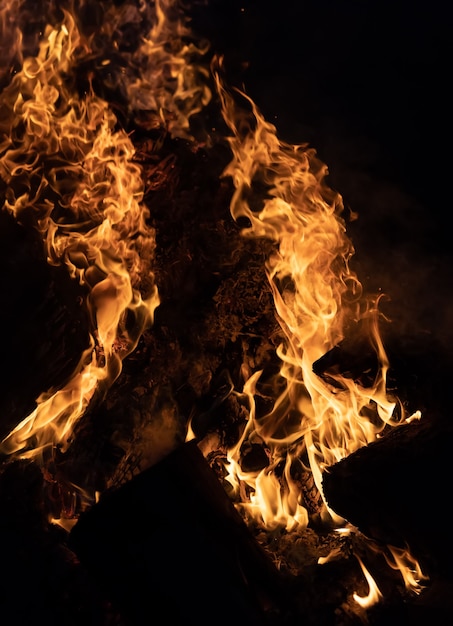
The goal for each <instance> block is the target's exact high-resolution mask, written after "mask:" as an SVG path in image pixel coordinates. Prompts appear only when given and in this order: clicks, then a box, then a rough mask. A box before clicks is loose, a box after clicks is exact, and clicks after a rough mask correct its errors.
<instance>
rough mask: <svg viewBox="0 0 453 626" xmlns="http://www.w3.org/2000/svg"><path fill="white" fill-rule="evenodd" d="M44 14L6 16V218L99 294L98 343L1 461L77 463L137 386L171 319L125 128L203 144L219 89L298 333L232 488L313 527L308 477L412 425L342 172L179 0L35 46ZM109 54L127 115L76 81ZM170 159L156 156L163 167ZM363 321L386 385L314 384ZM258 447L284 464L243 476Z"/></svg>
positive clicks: (250, 431) (251, 210) (242, 201)
mask: <svg viewBox="0 0 453 626" xmlns="http://www.w3.org/2000/svg"><path fill="white" fill-rule="evenodd" d="M69 4H70V5H71V3H69ZM82 4H83V3H82ZM26 7H27V0H6V2H4V3H3V6H2V8H1V9H0V58H1V59H2V61H3V63H2V67H4V68H8V69H7V71H6V72H5V70H2V72H3V73H0V84H1V85H2V86H3V85H5V86H4V88H3V90H2V92H1V94H0V112H1V115H0V178H1V181H2V184H3V185H4V188H5V208H6V210H8V211H10V212H11V213H12V214H13V215H14V216H15V218H16V219H17V220H18V221H19V222H20V221H24V222H25V221H26V222H27V223H30V221H31V222H32V223H33V224H34V225H35V227H36V229H37V230H38V231H39V233H40V235H41V237H42V242H43V248H44V250H45V252H46V255H47V259H48V262H49V263H51V264H53V265H58V266H63V267H65V268H66V270H67V272H68V275H69V276H70V277H71V279H73V280H76V281H78V282H79V283H80V285H82V286H83V288H84V290H85V294H86V295H85V296H84V301H83V306H84V307H85V310H86V312H87V313H88V316H89V319H90V341H89V346H88V347H87V348H86V349H85V350H84V351H83V352H82V354H81V355H80V359H79V363H78V365H77V367H76V368H75V370H74V372H73V374H72V376H71V377H70V378H69V380H68V381H67V382H66V383H65V384H64V385H63V386H62V387H61V388H58V389H50V390H47V391H46V392H45V393H43V394H41V396H40V397H39V398H37V400H36V408H35V410H34V411H33V412H32V413H31V414H30V415H28V416H26V417H25V418H24V419H23V420H22V421H21V422H20V423H19V424H18V425H17V426H16V428H14V429H13V430H12V432H11V433H9V435H8V436H7V437H6V438H5V440H4V441H3V442H2V443H1V444H0V451H1V452H2V453H4V454H7V455H14V454H20V455H21V456H27V457H29V458H37V459H39V458H42V457H43V455H44V452H45V451H46V450H47V449H48V448H49V447H51V446H55V445H59V446H60V447H61V449H62V450H63V451H64V450H65V447H66V446H67V445H68V442H69V441H70V437H71V433H72V431H73V429H74V425H75V424H76V422H77V421H78V420H79V419H80V417H81V416H82V415H83V414H84V412H85V411H86V409H87V407H88V405H89V403H90V402H91V401H92V399H93V397H94V395H95V394H96V393H102V392H105V391H106V390H107V389H108V388H109V386H110V385H111V384H112V383H113V381H114V380H115V379H116V378H117V377H118V376H119V375H120V373H121V368H122V362H123V360H124V358H125V357H126V356H127V355H128V354H130V352H131V351H133V350H134V349H135V347H136V345H137V342H138V341H139V338H140V337H141V335H142V333H143V332H144V330H145V329H146V328H147V327H148V326H149V325H151V324H152V322H153V316H154V311H155V309H156V307H157V306H158V305H159V295H158V291H157V287H156V285H155V282H154V275H153V272H152V266H153V255H154V248H155V233H154V231H153V229H152V228H151V227H150V226H149V224H148V222H149V219H148V218H149V212H148V209H147V207H146V205H145V204H144V200H143V199H144V181H143V173H142V170H141V168H140V166H139V165H138V163H137V159H136V153H135V147H134V144H133V141H132V138H131V136H129V134H128V133H127V132H126V131H125V130H124V128H123V127H122V124H121V123H120V121H119V114H121V116H122V117H124V118H126V119H128V118H132V119H133V120H134V123H136V124H137V125H141V126H142V127H144V128H147V129H148V128H156V127H157V128H160V127H163V128H164V129H165V131H166V132H168V133H169V134H170V135H171V136H172V137H183V138H187V139H189V140H190V141H196V139H195V137H194V134H195V131H194V130H193V128H192V122H193V120H194V118H195V116H196V115H197V114H198V113H200V112H201V113H203V112H204V111H205V110H206V107H207V105H208V104H209V103H210V101H211V100H212V97H213V93H215V95H216V97H218V100H219V105H220V109H221V114H222V117H223V119H224V121H225V123H226V126H227V128H228V129H229V132H230V136H229V137H228V138H227V141H228V143H229V147H230V150H231V155H232V158H231V161H230V163H229V164H228V166H227V167H226V169H225V171H224V173H223V176H224V177H225V178H229V179H231V181H232V183H233V186H234V192H233V196H232V199H231V205H230V210H231V215H232V217H233V218H234V219H235V220H240V219H241V220H246V221H247V222H248V226H247V227H245V228H244V229H243V235H244V237H246V238H265V239H267V240H269V241H270V242H272V245H273V253H272V254H271V255H270V256H269V258H268V259H267V262H266V273H267V277H268V280H269V285H270V287H271V289H272V293H273V296H274V302H275V312H276V315H277V318H278V320H279V322H280V326H281V329H282V336H283V340H282V342H281V344H280V346H279V347H278V348H277V350H276V354H277V356H278V357H279V359H280V363H281V367H280V372H279V376H278V377H277V378H276V379H275V380H274V381H273V385H274V390H275V402H274V404H273V408H272V410H271V411H270V412H269V413H267V414H264V415H263V414H260V413H259V411H258V409H257V402H256V398H257V397H258V396H259V395H260V394H262V393H263V391H262V380H261V379H262V377H263V374H264V372H262V371H255V372H252V371H249V370H248V368H247V367H246V366H245V365H244V366H243V368H242V371H243V379H244V384H243V387H242V390H240V391H238V390H235V391H234V392H233V393H235V394H237V395H238V396H240V398H241V400H242V401H243V402H244V403H247V404H248V409H249V411H248V414H249V416H248V421H247V423H246V425H245V427H244V430H243V432H242V434H241V436H240V438H239V440H238V441H237V443H236V445H235V446H233V447H232V448H231V449H230V450H229V451H228V464H227V470H228V477H227V479H228V480H229V481H230V483H231V484H232V485H233V487H234V489H235V490H236V492H237V494H240V499H241V502H240V504H239V506H240V507H241V508H242V510H243V511H244V512H245V514H246V515H247V516H248V518H249V519H251V520H254V521H257V522H258V523H259V524H262V525H263V526H264V527H265V528H268V529H275V528H285V529H286V530H288V531H290V530H294V529H296V530H297V529H298V528H306V527H307V525H308V523H309V511H308V508H307V503H306V502H304V496H303V493H302V490H301V487H300V484H299V481H298V479H297V472H296V471H295V466H296V465H297V464H298V465H299V466H301V465H302V467H303V468H304V470H306V471H309V472H311V474H312V476H313V478H314V481H315V484H316V487H317V489H318V491H319V494H320V497H321V498H322V497H323V494H322V475H323V472H325V471H328V468H329V466H330V465H332V464H334V463H336V462H337V461H339V460H341V459H342V458H344V457H345V456H347V455H349V454H351V453H352V452H354V451H355V450H357V449H359V448H360V447H362V446H365V445H367V444H369V443H370V442H372V441H374V440H375V439H376V437H378V436H379V435H380V434H381V433H382V432H383V430H384V429H385V428H387V427H393V426H397V425H398V424H399V423H401V421H403V420H404V419H405V416H404V412H402V410H401V407H400V406H399V405H398V401H397V399H396V398H393V397H389V395H388V393H387V388H386V381H387V372H388V367H389V363H388V359H387V355H386V353H385V349H384V346H383V343H382V340H381V337H380V333H379V319H380V315H381V314H380V311H379V301H380V300H379V297H377V298H372V297H364V295H363V293H362V286H361V284H360V281H359V279H358V277H357V276H356V275H355V273H354V272H353V271H352V270H351V269H350V265H349V261H350V258H351V256H352V255H353V254H354V248H353V245H352V242H351V241H350V240H349V238H348V237H347V235H346V222H345V219H344V217H343V203H342V198H341V196H340V194H338V193H337V192H335V191H333V190H332V189H330V188H329V186H328V185H327V184H326V176H327V174H328V170H327V167H326V166H325V164H323V163H322V162H321V161H320V160H319V159H318V158H317V156H316V152H315V151H314V150H313V149H312V148H309V147H308V146H307V145H291V144H289V143H286V142H284V141H281V140H280V139H279V138H278V136H277V130H276V128H275V126H274V125H272V124H270V123H269V122H267V121H266V120H265V119H264V117H263V116H262V114H261V112H260V111H259V109H258V107H257V106H256V104H255V103H254V102H253V100H252V99H251V98H250V97H248V96H247V95H246V93H245V92H243V91H239V90H230V89H228V88H227V86H226V85H225V83H224V80H223V77H222V76H223V74H222V72H223V68H222V60H221V59H218V58H214V61H213V63H212V65H211V66H208V65H206V62H205V57H206V53H207V51H208V47H209V46H208V44H207V43H206V42H204V41H199V40H197V39H196V38H194V37H193V36H192V33H191V31H190V28H189V24H188V21H187V19H186V18H185V16H184V15H183V13H182V11H181V10H180V8H179V6H178V5H177V4H175V2H173V1H172V0H156V1H155V2H153V3H143V2H139V3H136V4H135V5H132V4H128V3H124V5H122V6H116V3H113V4H112V6H110V5H109V6H108V7H103V11H104V13H103V22H102V24H101V25H99V31H100V32H99V33H98V35H101V37H100V38H99V37H95V36H94V34H93V33H90V32H89V29H88V31H86V30H84V29H83V28H79V25H78V22H77V16H76V13H77V12H76V11H75V10H74V8H72V10H69V9H68V10H65V9H62V10H61V11H59V12H58V15H59V16H60V17H59V18H57V17H55V15H53V13H52V10H51V9H49V14H48V15H46V16H45V22H44V24H43V28H42V29H41V31H40V34H39V37H37V39H36V40H32V41H25V40H24V36H23V34H22V33H23V31H24V28H23V21H24V20H25V19H26V16H28V15H29V14H30V13H29V10H28V9H27V10H25V8H26ZM43 19H44V18H43ZM148 22H149V23H150V25H149V28H147V29H146V34H145V36H141V35H140V37H138V38H137V41H136V43H134V44H131V42H125V41H124V40H123V39H122V34H121V32H122V30H121V27H122V25H123V24H124V23H128V24H130V25H133V26H137V29H138V31H140V32H141V31H142V29H143V28H145V26H146V25H147V24H148ZM100 39H102V41H103V42H104V43H103V44H102V45H104V46H107V48H108V50H107V52H108V53H107V52H105V51H104V49H103V48H102V46H101V47H99V46H100V45H101V44H100V43H99V40H100ZM106 42H107V43H106ZM110 53H111V56H109V54H110ZM115 55H119V56H120V57H121V63H120V66H119V67H116V66H115V64H114V63H113V62H112V58H113V57H114V56H115ZM93 58H98V65H97V68H98V69H99V68H100V69H102V71H103V72H104V74H103V76H105V80H104V85H103V87H104V88H105V89H106V90H109V89H110V90H115V93H118V94H119V95H120V96H121V98H122V99H123V100H124V103H123V104H122V105H121V104H120V105H118V108H119V109H120V111H119V112H118V111H114V110H113V109H112V105H111V104H110V103H109V102H108V101H107V99H104V98H103V97H102V96H101V95H100V94H99V93H98V91H99V90H96V89H95V88H94V86H93V80H94V79H93V76H91V75H89V74H88V75H87V76H86V77H85V82H84V83H83V82H82V84H79V83H78V82H77V80H76V76H77V70H78V68H80V67H81V66H83V63H84V62H86V61H88V60H92V59H93ZM211 82H213V83H214V87H213V89H214V91H213V90H212V89H211V87H210V83H211ZM101 91H102V90H101ZM239 103H240V104H239ZM208 139H209V141H210V142H215V141H218V137H217V136H216V137H214V136H212V137H210V138H208ZM220 140H221V141H223V138H221V139H220ZM158 148H159V146H158V144H157V143H156V146H155V150H156V153H157V152H158ZM263 190H264V193H263ZM358 321H361V322H362V323H363V325H364V326H365V327H366V328H367V330H368V334H369V337H370V340H371V342H372V344H373V346H374V349H375V352H376V355H377V357H378V361H379V364H380V367H379V371H378V373H377V375H376V378H375V380H374V382H373V384H371V385H370V386H368V387H364V386H361V385H360V384H359V383H357V382H356V381H354V380H351V379H348V378H345V377H341V376H340V375H337V377H336V379H337V382H338V383H339V385H338V387H336V386H335V387H333V386H331V385H329V384H327V383H326V382H324V381H323V380H321V379H320V378H319V377H318V376H317V375H316V374H315V373H314V372H313V364H314V363H315V362H316V361H317V360H318V359H319V358H321V357H322V356H323V355H324V354H326V352H328V351H329V350H330V349H332V348H333V347H334V346H336V345H337V344H338V343H339V342H340V341H341V340H342V339H343V337H344V336H345V333H346V331H347V328H348V326H350V325H351V324H353V323H355V322H358ZM267 384H268V383H267ZM397 409H400V410H399V411H398V410H397ZM419 417H420V416H419V414H418V413H417V414H414V416H412V418H407V420H406V421H410V420H411V419H419ZM193 437H194V433H193V431H192V430H191V428H189V432H188V438H189V439H190V438H193ZM247 442H252V443H254V442H257V443H259V444H260V445H263V447H265V449H266V452H267V454H268V463H267V465H266V467H264V468H262V469H261V470H257V471H254V472H245V471H243V469H242V467H241V450H242V447H243V446H244V444H245V443H247ZM244 485H245V489H244ZM69 500H70V498H69ZM322 515H323V517H324V519H326V520H328V521H333V522H334V523H335V524H337V525H340V526H341V525H342V522H343V521H344V520H341V519H339V518H338V517H337V516H336V515H335V513H334V512H333V511H331V510H330V509H329V507H328V504H327V503H326V502H324V504H323V508H322ZM65 523H66V522H65ZM345 532H346V531H345ZM392 554H393V557H394V563H393V562H392V564H391V566H392V567H396V568H397V569H400V571H403V572H405V573H404V574H403V575H404V579H405V581H406V584H407V586H408V587H410V588H411V589H416V590H417V589H418V588H419V587H418V586H419V584H420V582H421V581H422V580H423V575H422V573H421V570H420V569H419V568H418V565H417V564H416V562H415V561H414V560H413V559H412V557H411V556H410V555H409V553H406V552H404V553H399V552H397V551H392ZM334 557H335V554H334V553H332V554H331V555H329V557H326V558H325V560H326V561H327V560H328V559H329V558H334ZM320 562H322V561H320ZM359 562H360V565H361V567H362V570H363V572H364V575H365V577H366V579H367V581H368V584H369V587H370V592H369V595H368V596H367V597H365V598H362V597H360V596H357V595H355V596H354V597H355V599H356V601H357V602H358V603H359V604H360V605H361V606H362V607H364V608H365V607H368V606H371V605H372V604H373V603H374V602H376V601H378V599H379V597H380V595H381V594H380V591H379V589H378V588H377V586H376V584H375V582H374V580H373V579H372V577H371V575H370V574H369V572H368V570H367V569H366V567H365V565H364V564H363V563H362V561H361V560H360V559H359ZM389 563H390V562H389Z"/></svg>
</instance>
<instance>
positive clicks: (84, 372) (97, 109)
mask: <svg viewBox="0 0 453 626" xmlns="http://www.w3.org/2000/svg"><path fill="white" fill-rule="evenodd" d="M76 49H77V51H78V54H83V53H84V51H85V53H87V52H89V41H88V40H86V39H84V38H83V37H82V35H81V34H80V33H79V31H78V29H77V27H76V24H75V21H74V19H73V17H72V16H71V15H70V14H69V13H68V12H64V20H63V22H62V23H61V24H59V25H57V26H51V25H48V26H47V28H46V29H45V32H44V35H43V37H42V40H41V42H40V46H39V51H38V53H37V55H36V56H35V57H28V58H25V59H24V61H23V66H22V69H21V71H20V72H18V73H17V74H16V75H15V76H14V78H13V79H12V81H11V83H10V84H9V85H8V86H7V87H6V89H5V90H4V91H3V93H2V97H1V105H2V109H3V111H4V113H5V114H4V116H3V118H2V120H1V121H0V129H1V137H2V140H1V142H0V176H1V177H2V179H3V181H4V182H5V183H6V184H7V185H8V190H7V192H6V198H7V201H6V205H5V206H6V208H7V209H9V210H10V211H11V212H12V213H13V214H14V215H15V216H16V218H17V219H18V220H19V221H20V220H21V219H22V218H23V216H25V215H32V216H33V218H34V220H35V223H36V227H37V228H38V229H39V231H40V232H41V235H42V238H43V243H44V246H45V250H46V251H47V256H48V261H49V263H52V264H55V265H64V266H66V268H67V269H68V272H69V274H70V276H71V277H72V278H74V279H77V280H78V281H79V282H80V283H81V284H82V285H84V286H85V287H86V289H87V297H86V301H85V306H86V308H87V310H88V311H89V313H90V315H91V319H92V340H91V346H90V348H89V349H88V350H87V351H85V352H84V353H83V354H82V355H81V359H80V362H79V365H78V367H77V369H76V371H75V372H74V374H73V376H72V377H71V379H70V380H69V381H68V382H67V384H66V385H65V386H64V387H63V388H62V389H58V390H50V391H49V392H47V393H44V394H42V395H41V396H40V397H39V398H38V399H37V407H36V409H35V410H34V411H33V412H32V413H31V414H30V415H29V416H28V417H26V418H25V419H24V420H23V421H22V422H21V423H20V424H19V425H18V426H17V427H16V428H15V429H14V430H13V431H12V432H11V433H10V434H9V435H8V437H7V438H6V439H5V440H4V442H3V443H2V445H1V450H2V452H5V453H8V454H11V453H13V452H16V451H19V450H23V449H24V448H25V447H26V446H27V445H28V446H29V447H30V448H32V449H33V451H30V453H29V454H38V452H39V451H40V450H41V449H42V448H43V447H45V446H46V445H49V444H55V443H61V444H62V445H63V447H64V444H65V442H66V440H67V437H68V435H69V434H70V433H71V430H72V427H73V425H74V423H75V421H76V420H77V419H78V418H79V417H80V416H81V415H82V414H83V412H84V411H85V409H86V407H87V405H88V403H89V402H90V400H91V398H92V396H93V394H94V393H95V391H96V390H97V389H98V388H99V384H100V383H103V384H104V385H110V384H111V383H112V382H113V381H114V380H115V378H116V377H117V376H118V375H119V373H120V371H121V363H122V360H123V359H124V357H125V356H126V355H127V354H128V353H130V351H131V350H133V349H134V348H135V346H136V344H137V341H138V339H139V337H140V335H141V334H142V332H143V330H144V328H145V327H146V326H147V325H149V324H150V323H151V322H152V319H153V313H154V310H155V308H156V306H157V305H158V303H159V299H158V295H157V290H156V287H155V285H154V280H153V275H152V272H151V270H150V266H151V261H152V255H153V252H154V246H155V243H154V232H153V231H152V229H151V228H149V227H148V226H147V224H146V219H147V217H148V211H147V209H146V207H145V206H144V204H143V202H142V200H143V182H142V178H141V170H140V168H139V167H138V165H137V164H136V163H134V162H133V161H134V154H135V149H134V146H133V144H132V142H131V140H130V138H129V137H128V136H127V134H126V133H125V132H124V131H122V130H117V128H116V127H117V124H116V118H115V116H114V114H113V112H112V111H111V110H110V109H109V107H108V105H107V103H106V102H105V101H104V100H102V99H101V98H100V97H98V96H96V95H95V94H94V93H93V92H92V90H90V91H89V92H87V93H85V94H83V96H79V94H77V92H76V90H75V89H74V88H71V85H70V81H68V80H67V76H68V75H70V74H71V71H72V70H73V65H74V62H75V61H74V51H75V50H76ZM19 177H21V179H24V178H25V180H27V184H26V186H25V191H24V192H23V193H21V195H17V196H16V192H15V189H16V187H17V188H20V189H24V186H23V185H17V181H18V179H19ZM131 319H133V322H131Z"/></svg>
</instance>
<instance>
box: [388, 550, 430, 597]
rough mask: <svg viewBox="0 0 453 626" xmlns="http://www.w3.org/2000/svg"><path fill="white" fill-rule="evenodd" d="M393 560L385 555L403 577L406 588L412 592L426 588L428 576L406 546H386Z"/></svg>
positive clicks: (390, 564)
mask: <svg viewBox="0 0 453 626" xmlns="http://www.w3.org/2000/svg"><path fill="white" fill-rule="evenodd" d="M387 547H388V549H389V551H390V553H391V555H392V557H393V560H392V559H391V558H390V557H389V556H388V555H385V558H386V560H387V563H388V564H389V566H390V567H391V568H392V569H394V570H398V571H399V572H400V574H401V576H402V577H403V581H404V585H405V587H406V589H408V590H409V591H412V592H413V593H416V594H419V593H421V592H422V591H423V589H425V588H426V584H425V583H426V582H427V581H428V580H429V579H428V577H427V576H426V575H425V574H424V573H423V572H422V569H421V567H420V564H419V563H418V562H417V560H416V559H415V558H414V557H413V556H412V554H411V553H410V551H409V549H408V548H397V547H396V546H390V545H389V546H387Z"/></svg>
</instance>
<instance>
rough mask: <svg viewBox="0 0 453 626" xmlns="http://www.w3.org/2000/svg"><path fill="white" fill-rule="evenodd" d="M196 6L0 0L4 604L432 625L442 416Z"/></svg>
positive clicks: (103, 613)
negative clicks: (429, 407) (426, 508)
mask: <svg viewBox="0 0 453 626" xmlns="http://www.w3.org/2000/svg"><path fill="white" fill-rule="evenodd" d="M205 9H206V7H205V5H204V3H202V2H198V3H194V5H193V6H189V7H186V6H184V5H183V3H179V2H177V1H175V0H155V1H154V2H142V1H140V0H120V1H118V2H92V1H89V0H86V1H83V2H70V1H67V2H66V1H63V2H57V1H56V0H55V2H51V3H45V2H42V3H39V6H38V8H37V6H36V3H32V2H29V0H7V2H6V3H3V6H2V8H1V10H0V11H1V12H0V35H1V38H0V55H1V59H2V64H1V70H0V71H1V73H0V110H1V116H0V128H1V136H0V179H1V193H2V204H3V209H2V212H1V215H0V220H1V237H2V248H1V263H0V265H1V268H2V274H4V293H5V294H6V300H5V303H4V306H3V307H2V308H3V311H2V316H3V317H2V328H4V329H5V334H6V337H5V348H4V353H5V362H7V363H8V368H7V371H6V373H4V374H3V376H4V390H2V394H1V397H2V399H1V431H2V432H1V435H2V437H1V444H0V450H1V455H2V456H1V463H2V465H1V473H0V504H1V523H0V528H1V532H2V537H3V543H4V544H5V551H6V561H5V562H6V563H7V564H8V565H7V567H8V570H10V572H11V575H10V579H9V581H8V583H7V595H6V597H5V600H4V605H5V614H6V615H7V617H8V618H9V621H10V622H14V623H20V624H22V623H23V624H26V623H27V624H28V623H29V620H30V619H32V618H33V619H34V620H35V621H38V622H39V621H40V619H42V620H43V621H44V620H46V622H47V623H50V624H53V623H55V624H56V623H57V622H58V623H59V624H71V625H72V624H81V623H86V622H87V621H89V622H90V623H93V624H97V625H99V626H113V625H117V626H136V625H141V624H147V623H152V622H153V621H157V620H159V619H161V618H160V615H162V614H164V615H166V618H165V620H166V623H167V622H168V623H176V624H183V623H184V624H195V623H196V624H208V623H209V624H212V623H217V624H223V623H225V624H226V623H229V624H231V623H235V622H236V623H241V624H242V623H244V624H250V623H252V624H263V625H269V626H277V625H278V626H280V625H281V626H287V625H288V626H289V625H292V624H296V623H297V624H299V623H303V624H313V625H314V626H315V625H316V626H320V625H324V624H326V625H330V624H331V625H335V626H354V625H356V624H370V626H373V625H374V626H379V625H380V624H384V623H385V624H388V623H396V621H397V620H399V622H400V623H411V624H418V623H420V624H421V623H425V622H424V621H420V622H419V621H417V620H419V619H421V620H425V619H426V618H427V616H428V615H430V616H431V617H433V616H434V617H435V616H436V615H437V613H436V611H440V610H441V609H440V608H439V606H438V604H436V603H433V600H432V595H433V589H434V592H435V593H439V588H440V587H441V585H442V584H444V579H445V578H447V579H448V560H449V557H450V552H451V549H450V548H449V544H446V543H445V537H446V536H448V530H447V529H446V528H445V527H444V525H443V524H442V523H440V522H439V521H438V520H434V519H433V520H432V521H429V520H427V519H425V518H423V520H421V519H420V518H421V517H423V513H422V512H421V510H420V504H419V497H418V494H419V490H420V489H421V488H423V491H424V492H425V489H426V491H428V490H429V491H430V493H431V496H430V497H431V499H432V500H433V501H434V502H436V503H438V502H439V501H440V500H441V498H442V489H443V487H442V482H439V483H435V477H436V476H439V475H441V476H442V475H443V474H444V473H445V472H446V471H448V469H447V463H446V460H445V459H447V458H448V451H447V448H446V446H447V445H448V435H449V434H450V431H451V427H448V426H446V425H444V423H443V421H442V420H441V419H440V418H438V417H437V415H428V416H425V415H424V413H425V404H423V406H418V405H417V402H418V401H419V400H420V397H419V396H418V395H417V394H415V393H414V395H412V393H413V392H414V383H413V379H412V378H411V372H410V365H409V366H408V363H407V358H408V355H407V351H406V352H405V353H404V352H403V353H401V352H399V350H398V347H399V345H401V344H399V343H398V337H396V336H395V331H394V328H393V327H392V320H391V319H389V316H388V314H387V308H386V294H383V293H368V292H367V291H366V290H365V289H364V287H363V284H362V282H361V277H360V276H359V275H358V274H357V272H356V271H355V270H354V269H353V258H354V253H355V250H354V245H353V242H352V239H351V238H350V236H349V228H350V224H351V223H352V220H353V219H354V218H355V217H356V216H355V215H354V213H353V212H351V211H349V210H347V209H346V208H345V206H344V202H343V198H342V196H341V194H340V193H338V192H337V191H335V190H334V189H333V188H331V187H330V186H329V185H328V183H327V176H328V170H327V166H326V165H325V164H324V163H323V161H322V160H321V159H320V158H319V157H318V155H317V152H316V150H315V149H314V148H313V147H311V146H310V145H309V144H291V143H289V142H287V141H284V140H282V139H281V138H280V137H279V132H278V128H277V127H276V126H275V125H274V124H273V123H271V122H270V121H268V120H267V119H266V118H265V116H264V115H263V113H262V112H261V111H260V109H259V107H258V106H257V104H256V103H255V102H254V100H253V99H252V98H251V97H250V95H248V93H247V89H246V88H245V87H244V86H239V85H238V84H237V83H235V82H234V78H233V74H234V72H232V71H231V70H230V65H229V59H228V57H227V55H225V54H223V53H222V51H220V50H217V49H216V48H215V47H214V46H213V44H212V42H211V41H210V40H209V39H208V38H207V37H206V36H205V34H203V33H200V32H199V31H198V30H197V28H195V27H194V26H193V22H197V20H196V19H195V18H196V16H197V15H200V14H202V13H203V11H204V10H205ZM415 387H416V385H415ZM422 401H423V399H422ZM428 413H429V411H428ZM435 427H436V428H435ZM439 433H440V434H439ZM428 461H429V469H426V468H425V472H424V474H423V476H421V477H417V472H418V471H419V470H420V467H422V466H423V465H424V464H426V463H427V462H428ZM434 483H435V484H434ZM425 493H426V492H425ZM430 593H431V595H430ZM426 598H427V599H426ZM431 617H430V619H431ZM392 620H394V621H392ZM405 620H406V621H405Z"/></svg>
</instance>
